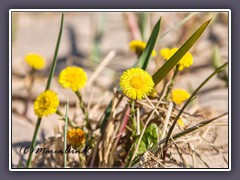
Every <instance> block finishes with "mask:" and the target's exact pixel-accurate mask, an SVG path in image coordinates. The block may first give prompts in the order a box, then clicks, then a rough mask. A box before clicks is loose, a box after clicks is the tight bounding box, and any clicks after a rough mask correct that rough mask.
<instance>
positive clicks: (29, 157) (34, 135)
mask: <svg viewBox="0 0 240 180" xmlns="http://www.w3.org/2000/svg"><path fill="white" fill-rule="evenodd" d="M41 119H42V118H38V120H37V124H36V126H35V131H34V134H33V138H32V142H31V146H30V152H29V156H28V160H27V168H29V167H31V161H32V153H33V150H34V147H35V146H36V139H37V134H38V130H39V127H40V123H41Z"/></svg>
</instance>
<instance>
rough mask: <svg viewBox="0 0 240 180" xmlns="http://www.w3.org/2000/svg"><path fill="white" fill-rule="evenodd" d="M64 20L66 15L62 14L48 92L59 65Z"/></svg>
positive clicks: (48, 82) (49, 76)
mask: <svg viewBox="0 0 240 180" xmlns="http://www.w3.org/2000/svg"><path fill="white" fill-rule="evenodd" d="M63 20H64V14H63V13H62V17H61V25H60V29H59V33H58V39H57V43H56V47H55V52H54V56H53V61H52V65H51V69H50V73H49V75H48V81H47V85H46V90H48V89H49V88H50V84H51V81H52V78H53V74H54V71H55V67H56V64H57V55H58V50H59V46H60V42H61V38H62V30H63Z"/></svg>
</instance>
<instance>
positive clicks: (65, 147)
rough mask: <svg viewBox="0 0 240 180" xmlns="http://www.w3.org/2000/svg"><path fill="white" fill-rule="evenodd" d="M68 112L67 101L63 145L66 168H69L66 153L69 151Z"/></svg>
mask: <svg viewBox="0 0 240 180" xmlns="http://www.w3.org/2000/svg"><path fill="white" fill-rule="evenodd" d="M68 110H69V103H68V100H67V104H66V107H65V118H64V119H65V127H64V144H63V151H64V153H63V164H64V168H66V167H67V154H66V153H65V151H66V149H67V129H68Z"/></svg>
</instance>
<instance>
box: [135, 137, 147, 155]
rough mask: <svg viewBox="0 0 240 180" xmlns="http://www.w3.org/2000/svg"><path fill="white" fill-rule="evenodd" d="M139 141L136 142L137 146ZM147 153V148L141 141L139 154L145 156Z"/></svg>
mask: <svg viewBox="0 0 240 180" xmlns="http://www.w3.org/2000/svg"><path fill="white" fill-rule="evenodd" d="M137 142H138V139H137V140H136V145H137ZM146 151H147V146H146V144H145V142H144V141H141V142H140V144H139V147H138V154H143V153H145V152H146Z"/></svg>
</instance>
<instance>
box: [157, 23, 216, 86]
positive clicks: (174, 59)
mask: <svg viewBox="0 0 240 180" xmlns="http://www.w3.org/2000/svg"><path fill="white" fill-rule="evenodd" d="M210 21H211V19H210V20H208V21H207V22H205V23H204V24H203V25H202V26H201V27H200V28H198V30H197V31H196V32H195V33H194V34H193V35H192V36H191V37H190V38H189V39H188V40H187V41H186V42H185V43H184V44H183V45H182V47H180V48H179V50H178V51H177V52H176V53H175V54H174V55H173V56H172V57H171V58H170V59H169V60H168V61H167V62H166V63H165V64H164V65H163V66H162V67H161V68H160V69H158V71H157V72H156V73H155V74H154V75H153V81H154V83H155V85H157V84H158V83H159V82H160V81H161V80H162V79H163V78H164V77H165V76H166V75H167V74H168V73H169V71H171V69H173V68H174V67H175V66H176V64H177V63H178V62H179V60H180V59H181V58H182V57H183V56H184V55H185V54H186V53H187V52H188V51H189V49H190V48H191V47H192V46H193V45H194V44H195V42H196V41H197V40H198V38H199V37H200V36H201V34H202V33H203V31H204V30H205V29H206V27H207V26H208V24H209V23H210Z"/></svg>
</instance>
